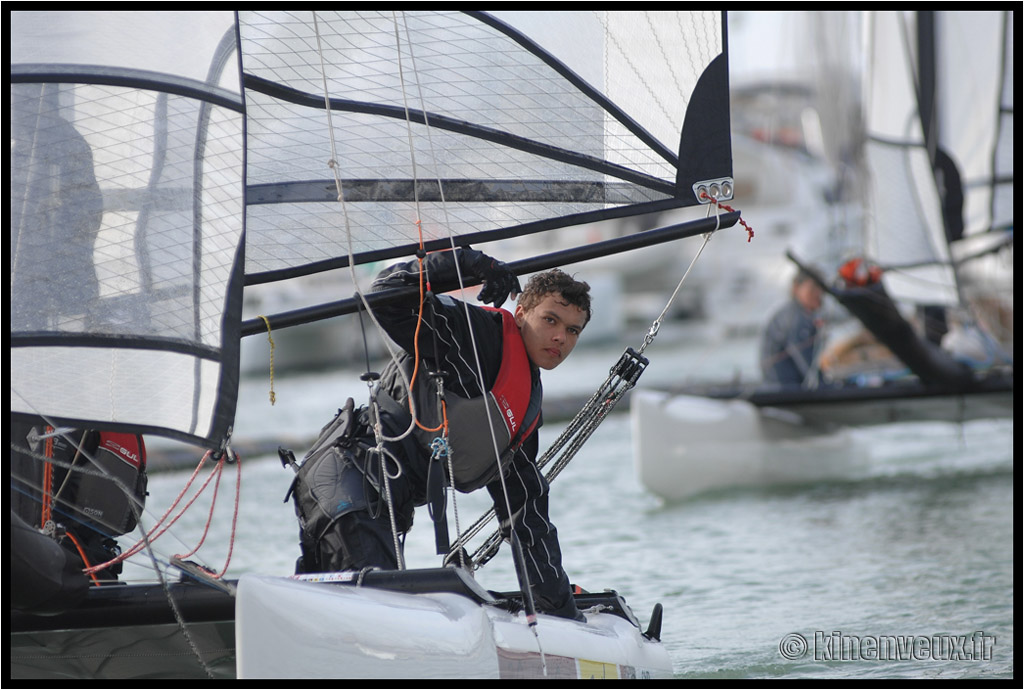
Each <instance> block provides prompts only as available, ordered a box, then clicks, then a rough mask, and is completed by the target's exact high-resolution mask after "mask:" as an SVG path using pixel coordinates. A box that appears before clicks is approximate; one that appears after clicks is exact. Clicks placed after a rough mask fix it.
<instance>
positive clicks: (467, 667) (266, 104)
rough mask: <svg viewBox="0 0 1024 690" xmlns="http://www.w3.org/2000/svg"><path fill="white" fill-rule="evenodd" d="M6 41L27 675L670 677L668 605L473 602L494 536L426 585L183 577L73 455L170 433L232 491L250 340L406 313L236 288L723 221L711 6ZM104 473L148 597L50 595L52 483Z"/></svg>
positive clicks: (96, 25) (286, 23) (136, 502)
mask: <svg viewBox="0 0 1024 690" xmlns="http://www.w3.org/2000/svg"><path fill="white" fill-rule="evenodd" d="M9 36H10V55H11V61H10V73H9V77H10V81H11V83H12V85H11V90H10V101H9V102H10V104H11V105H10V108H11V110H10V112H11V115H12V132H11V139H12V165H11V171H10V172H11V175H10V180H11V183H10V184H11V199H12V226H11V227H12V230H11V254H10V257H11V259H10V273H11V367H10V372H11V373H10V402H11V411H12V416H13V417H14V419H16V420H18V421H19V423H21V424H23V425H25V426H26V427H27V428H28V429H29V431H28V432H26V433H23V434H19V436H17V437H13V438H12V439H11V454H12V456H16V457H17V458H19V460H18V463H17V465H16V466H15V465H13V464H12V470H11V486H12V494H13V493H17V494H18V495H19V496H26V497H28V498H30V499H32V500H34V501H38V502H39V503H40V504H45V505H44V508H43V509H44V511H46V512H44V513H43V514H42V516H41V518H40V516H39V515H36V514H29V515H27V516H15V515H14V514H13V513H12V521H14V520H15V518H17V519H18V520H20V522H19V523H18V531H17V535H18V539H17V541H16V546H14V547H12V549H13V553H12V556H14V562H15V563H16V565H17V569H16V571H15V574H14V578H13V579H14V592H15V595H16V596H15V597H14V602H13V604H12V612H11V614H12V615H11V618H12V621H11V631H10V633H9V635H10V637H9V639H10V650H11V673H12V676H14V677H39V678H42V677H71V676H81V677H91V678H108V677H111V678H112V677H119V678H126V677H149V678H152V677H158V676H164V677H172V678H185V677H192V676H196V677H210V676H213V677H236V676H237V677H244V678H255V677H261V678H265V677H326V678H342V677H381V678H388V677H412V678H418V679H419V678H426V677H594V676H601V677H605V676H613V677H631V678H646V677H658V676H668V675H671V673H672V663H671V660H670V659H669V657H668V654H667V653H666V651H665V648H664V645H663V644H662V643H661V642H660V631H661V615H662V613H661V611H660V608H659V609H656V610H655V611H654V613H652V615H651V617H650V620H649V622H648V623H647V625H645V626H641V623H640V621H639V620H638V619H637V618H636V616H635V615H634V613H633V612H632V611H631V610H630V609H629V607H628V606H626V605H625V602H624V600H623V599H622V597H620V596H619V595H617V594H615V593H614V592H607V591H606V592H605V593H603V594H596V595H595V594H587V593H585V592H580V593H579V594H578V606H579V607H580V608H581V609H582V610H583V611H584V613H585V616H586V622H584V623H580V622H575V621H565V620H561V619H556V618H553V617H550V616H545V615H544V614H534V613H533V612H532V611H530V610H529V606H528V605H527V602H526V601H525V598H524V597H523V595H522V594H520V593H515V592H512V593H496V592H489V591H486V590H484V589H483V588H482V587H480V586H479V585H478V584H477V583H476V582H475V580H474V579H473V569H474V568H475V567H478V566H479V565H480V564H481V563H483V562H485V561H486V559H487V557H488V556H489V555H490V554H493V552H494V550H495V549H497V548H499V547H500V545H501V539H500V536H499V537H498V538H497V539H495V538H494V537H493V536H492V538H491V539H490V540H489V541H487V542H486V543H485V544H484V545H483V546H481V547H480V548H479V549H478V552H477V554H475V557H474V558H473V559H471V560H470V561H469V563H468V564H466V565H464V564H463V562H462V561H461V560H460V559H455V558H453V557H452V554H445V558H444V559H441V558H439V563H438V567H437V568H436V569H427V570H415V571H394V572H382V571H370V572H366V573H340V574H339V573H325V574H322V575H318V576H308V575H307V576H303V577H298V576H294V577H293V576H289V575H287V574H285V575H275V574H266V573H249V572H247V573H240V574H238V575H234V574H232V573H230V572H221V573H214V572H210V571H208V570H206V569H204V568H202V567H198V566H196V565H195V564H192V563H190V562H189V561H188V559H187V558H172V557H168V556H167V555H166V552H161V551H160V542H159V541H158V537H159V536H160V534H161V533H162V529H163V518H161V519H155V518H151V517H150V516H149V515H148V514H146V513H144V512H143V511H142V510H141V507H142V506H141V505H140V504H141V499H140V498H139V496H138V492H135V493H133V492H131V491H129V490H128V487H126V486H125V484H124V482H122V481H114V480H113V479H110V478H109V475H106V474H105V472H106V470H104V469H103V468H109V467H111V466H114V465H112V464H108V465H102V464H100V463H99V462H98V459H97V458H96V457H95V455H96V454H95V453H94V452H91V451H90V449H89V448H86V447H85V443H84V442H82V441H81V437H76V436H75V435H74V433H75V432H74V431H73V430H102V431H103V432H104V433H114V432H116V433H122V434H127V435H132V436H139V435H141V436H143V437H150V438H152V437H162V438H166V439H171V440H173V441H176V442H181V443H183V444H190V445H192V446H198V447H202V448H205V449H207V450H208V456H207V457H208V458H209V459H210V461H211V462H212V463H213V464H216V465H217V466H218V467H223V464H224V463H225V462H230V461H232V460H235V459H236V455H235V454H234V452H233V446H232V444H233V443H235V442H236V441H241V440H242V439H235V438H234V437H233V430H234V428H235V415H236V400H237V395H238V377H239V342H240V340H241V338H243V337H246V336H249V335H262V336H264V337H265V336H267V335H268V334H269V335H271V336H272V335H273V334H274V333H276V332H279V331H280V330H281V329H285V328H290V327H293V326H298V325H301V324H303V323H309V322H313V321H317V320H321V319H325V318H331V317H334V316H339V315H342V314H348V313H360V314H361V315H363V316H370V315H372V311H373V308H374V305H375V304H379V300H386V299H407V298H408V297H409V295H406V294H389V293H376V294H374V295H364V294H362V292H361V290H360V289H358V284H359V283H358V280H354V281H353V282H354V284H355V285H356V286H357V290H356V294H355V295H354V296H353V297H352V298H350V299H339V300H338V301H333V302H328V303H324V304H321V305H317V306H316V307H311V308H308V309H302V310H297V311H292V312H288V313H282V314H262V315H260V316H259V317H256V318H250V319H243V315H242V304H243V295H244V292H245V290H246V289H247V288H252V287H254V286H257V285H267V284H270V283H275V282H280V281H289V280H294V279H296V278H299V277H302V276H308V275H312V274H316V273H326V272H330V271H341V272H344V271H350V270H352V269H353V267H355V266H360V265H364V264H368V263H371V262H375V261H383V260H387V259H394V258H399V257H405V256H409V255H412V254H414V253H415V252H417V251H428V252H429V251H434V250H440V249H447V248H451V247H456V246H467V245H469V244H470V243H472V244H473V245H474V246H477V245H493V246H491V247H489V249H488V250H489V251H490V252H491V253H493V254H496V255H499V256H500V255H501V251H502V242H504V241H507V240H509V239H511V238H514V237H519V236H525V235H528V234H532V233H541V232H544V233H557V232H558V231H559V229H562V228H567V227H570V226H575V225H581V224H586V223H596V222H600V221H609V220H615V219H621V218H627V217H633V216H643V215H645V214H649V213H653V212H659V211H664V210H667V209H677V208H688V207H692V208H693V209H694V210H698V211H699V210H701V209H706V210H705V212H704V214H703V215H704V217H703V218H697V219H695V220H692V221H686V222H682V223H679V224H677V225H674V226H669V227H665V228H657V229H653V230H647V231H644V232H639V233H636V234H634V235H630V236H626V237H622V238H618V239H615V240H608V241H606V242H604V243H598V244H595V245H586V246H581V247H574V248H567V249H565V250H563V251H560V252H556V253H554V254H549V255H545V256H540V257H533V258H529V259H523V260H519V261H516V262H513V263H512V265H513V267H514V269H515V270H516V271H517V272H518V273H521V274H522V273H529V272H533V271H536V270H540V269H542V268H546V267H550V266H557V265H563V264H566V263H572V262H576V261H584V260H587V259H590V258H594V257H597V256H602V255H607V254H609V253H616V252H622V251H626V250H628V249H630V248H635V247H640V246H645V245H650V244H655V243H660V242H669V241H672V240H676V239H679V238H683V237H693V236H696V235H701V234H705V235H707V234H709V233H713V232H716V231H718V230H721V229H725V228H729V227H732V226H734V225H735V224H736V223H737V221H738V218H739V214H738V213H737V212H735V211H731V210H729V209H728V208H727V207H726V204H725V203H724V202H728V201H729V200H730V199H731V198H732V190H733V182H732V162H731V149H730V126H729V97H728V94H729V76H728V51H727V39H726V36H727V31H726V21H725V16H724V14H723V13H720V12H675V11H664V12H611V11H608V12H605V11H598V12H576V11H557V12H552V11H544V12H511V11H508V12H495V13H484V12H428V11H410V12H383V11H368V12H360V11H332V12H309V11H290V12H285V11H245V12H230V11H188V12H184V11H183V12H117V11H97V12H92V11H39V12H27V11H26V12H20V11H19V12H13V13H11V29H10V33H9ZM448 287H450V288H462V287H471V285H469V284H466V285H463V286H448ZM438 289H439V288H438ZM339 297H340V296H339ZM656 323H657V322H656ZM652 331H654V332H656V329H655V328H653V327H652ZM645 362H646V360H645V359H644V358H643V354H642V346H641V351H639V352H637V351H627V353H624V355H623V358H622V360H620V363H610V364H612V365H613V366H612V368H611V369H610V376H609V381H608V382H606V383H605V384H604V385H601V386H599V387H598V392H597V393H596V394H595V396H594V398H593V399H592V400H591V401H590V402H589V403H588V404H587V405H586V406H585V407H584V409H582V410H581V412H580V415H579V416H578V419H577V421H576V422H574V423H573V424H571V425H570V433H569V434H568V435H567V436H566V437H565V438H564V439H562V440H560V442H559V444H558V445H559V448H558V449H555V450H554V452H553V453H549V455H547V456H545V462H546V461H547V460H548V459H550V460H551V462H552V467H551V468H550V471H551V472H557V470H558V469H559V468H560V467H561V466H562V464H563V463H564V462H567V461H568V459H569V458H571V456H572V454H574V453H575V452H576V451H577V450H578V449H579V446H581V445H582V443H583V442H584V441H585V440H586V437H587V436H588V435H589V433H590V431H592V430H593V428H594V426H596V424H597V423H599V421H600V419H601V418H602V416H603V415H605V414H607V413H608V412H609V411H610V410H611V408H612V407H613V406H614V404H615V402H617V401H618V399H619V398H620V397H621V394H622V392H623V390H624V389H627V388H629V387H631V386H632V385H633V384H634V383H635V381H636V378H637V377H638V376H639V374H640V373H641V372H642V371H643V366H644V364H645ZM339 402H340V401H339ZM325 412H328V413H329V412H331V411H325ZM76 439H77V440H76ZM65 441H67V442H68V443H71V456H68V457H67V458H65V459H64V460H63V461H61V460H60V458H59V457H58V456H57V455H56V454H55V452H54V451H53V448H54V447H55V446H58V445H60V443H63V442H65ZM119 447H120V448H125V447H126V446H119ZM142 447H143V446H142V445H140V446H139V448H142ZM117 453H118V451H115V452H114V453H113V459H111V460H110V463H114V464H116V462H120V461H121V458H120V457H119V456H118V454H117ZM72 456H73V457H72ZM204 459H205V458H204ZM236 464H238V466H239V471H240V467H241V465H240V463H236ZM199 465H200V466H201V465H202V462H200V463H199ZM139 466H140V463H139V462H136V463H135V465H134V466H133V467H134V468H135V470H136V472H137V473H138V470H139ZM97 468H100V469H97ZM198 471H199V467H198V466H197V472H198ZM97 473H98V474H99V475H100V476H101V477H106V478H108V479H109V484H108V487H107V488H108V493H109V492H113V493H115V494H118V495H121V492H122V491H123V492H124V495H125V496H127V497H128V498H129V499H130V500H128V502H127V503H128V505H130V506H134V508H133V516H134V518H135V519H136V520H137V522H138V525H139V526H138V528H137V530H136V531H135V532H124V531H116V530H112V531H111V532H110V533H109V534H107V535H102V534H101V536H110V537H113V536H119V535H122V534H128V535H135V534H138V535H140V536H139V538H138V542H137V543H136V544H135V545H133V546H130V547H128V546H127V545H125V547H124V548H121V547H118V548H117V550H118V551H120V555H119V556H118V557H117V558H119V559H123V558H131V559H135V560H141V561H145V562H151V563H153V565H154V567H153V579H152V581H150V582H145V583H135V582H112V581H109V580H103V579H100V578H99V577H98V575H99V574H101V572H102V570H103V569H104V568H113V567H115V566H114V565H110V564H108V563H95V562H88V559H85V560H86V561H87V562H86V566H88V567H87V568H86V572H87V573H89V574H90V576H92V577H95V578H96V579H95V583H96V584H94V585H91V586H89V587H88V588H87V589H86V590H85V591H84V592H82V593H81V596H77V595H76V592H73V591H72V592H69V591H61V587H62V586H63V585H65V584H67V583H66V581H67V580H68V579H73V578H74V577H79V578H80V577H81V572H75V569H74V568H73V567H72V568H70V570H69V569H68V567H67V566H68V564H72V565H73V564H74V559H75V558H76V557H73V556H72V555H70V552H68V551H67V550H66V549H64V547H63V546H60V545H58V544H57V540H67V539H71V538H73V537H74V535H75V533H76V531H79V530H80V523H79V522H76V521H75V520H74V519H73V518H72V516H71V514H70V513H69V512H68V511H66V510H64V508H66V507H67V506H66V505H65V504H66V503H67V501H68V494H62V493H61V492H62V491H64V489H62V488H61V486H59V485H60V484H61V482H60V481H59V478H60V477H72V478H73V477H76V476H79V475H83V476H84V475H89V476H93V475H96V474H97ZM287 481H288V480H286V479H284V478H282V484H283V485H284V484H286V483H287ZM72 484H74V482H72ZM451 493H452V494H453V498H454V491H452V492H451ZM142 495H144V489H143V491H142ZM83 500H84V499H83ZM31 502H32V501H31V500H30V501H29V503H31ZM86 508H88V506H86ZM29 513H32V511H29ZM98 523H99V524H98V525H94V528H95V529H98V530H100V531H101V532H102V530H103V529H104V527H106V525H105V523H104V521H103V520H98ZM485 523H486V520H484V521H483V522H482V523H480V526H482V524H485ZM477 529H478V530H479V529H480V527H478V528H477ZM126 538H127V537H123V539H126ZM467 543H468V542H467V541H466V540H465V539H464V538H463V535H460V538H459V540H458V541H457V543H456V548H458V549H465V548H466V545H467ZM460 553H461V551H460ZM47 559H53V560H52V561H47ZM114 560H117V559H114ZM47 563H49V564H50V565H49V566H48V565H47ZM111 563H113V561H112V562H111ZM226 570H227V568H225V571H226ZM26 573H36V575H26ZM34 585H39V587H34ZM51 585H52V590H49V589H48V588H49V587H51ZM61 597H63V599H62V598H61ZM41 610H46V612H47V613H48V614H51V615H45V616H44V615H36V614H37V613H38V612H39V611H41Z"/></svg>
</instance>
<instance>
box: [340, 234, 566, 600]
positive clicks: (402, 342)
mask: <svg viewBox="0 0 1024 690" xmlns="http://www.w3.org/2000/svg"><path fill="white" fill-rule="evenodd" d="M455 256H458V257H459V266H460V268H461V272H462V275H464V276H465V275H473V274H474V268H473V267H474V266H479V265H480V263H481V260H485V261H486V262H489V261H491V260H489V258H488V257H486V255H483V254H481V253H480V252H477V251H475V250H472V249H461V250H457V252H440V253H434V254H430V255H428V256H427V257H426V258H425V259H424V262H425V264H426V266H427V276H428V277H429V280H430V281H431V282H432V283H434V284H439V283H444V282H446V281H451V282H454V281H455V279H456V277H457V274H456V267H455ZM418 284H419V263H418V262H417V261H416V260H412V261H409V262H405V263H399V264H395V265H393V266H390V267H389V268H387V269H385V270H384V271H382V272H381V273H380V274H379V275H378V277H377V279H376V280H375V281H374V283H373V290H374V291H379V290H386V289H391V288H396V287H408V286H416V285H418ZM502 298H504V295H503V296H502ZM466 306H467V305H465V304H464V303H462V302H460V301H458V300H455V299H452V298H450V297H447V296H442V297H440V298H437V299H436V300H434V301H433V309H432V313H428V314H425V315H424V317H423V320H422V324H421V326H420V334H419V355H420V360H421V364H420V369H419V372H418V374H417V377H416V381H415V383H414V384H413V385H414V387H415V388H417V389H420V388H421V387H424V386H426V387H428V389H429V390H430V391H433V390H434V388H435V387H436V384H435V383H434V382H433V381H431V379H430V378H429V376H428V375H427V371H428V370H429V369H435V370H436V369H440V370H441V371H443V372H444V379H443V381H444V388H445V391H446V393H454V394H455V395H459V396H462V397H464V398H475V397H477V396H480V395H482V394H483V392H484V391H486V390H490V389H491V387H492V386H493V384H494V382H495V379H496V377H497V375H498V371H499V369H500V368H501V364H502V318H501V316H500V314H498V313H495V312H492V311H488V310H485V309H482V308H480V307H478V306H474V305H468V321H467V311H466ZM374 313H375V315H376V316H377V318H378V320H379V322H380V324H381V325H382V326H383V328H384V329H385V330H386V331H387V333H388V335H390V336H391V338H392V340H394V341H395V343H396V344H397V345H398V346H399V347H401V349H402V350H403V352H402V354H401V356H400V357H399V363H398V365H396V364H395V363H394V362H391V363H390V364H388V367H387V368H386V369H385V370H384V373H383V375H382V376H381V382H380V388H381V390H382V391H384V392H386V393H387V394H388V395H390V397H391V398H392V399H393V400H394V401H395V402H397V403H398V404H399V406H400V407H401V408H402V409H405V410H407V409H408V402H407V398H408V395H407V391H406V387H405V383H404V382H403V380H402V378H401V376H400V374H399V372H398V369H397V366H402V367H403V368H404V369H405V371H406V374H407V376H411V373H412V369H413V363H414V362H413V357H412V355H411V353H412V352H414V338H415V334H416V327H417V321H418V317H419V305H418V304H417V300H415V299H413V300H410V301H409V302H402V303H393V304H390V305H386V306H380V307H376V308H375V309H374ZM471 331H472V337H471V334H470V332H471ZM474 344H475V351H474ZM475 353H479V355H480V361H479V368H480V371H481V372H482V374H483V380H484V385H483V386H481V385H480V383H479V381H478V374H477V357H476V354H475ZM531 369H532V377H533V386H534V387H535V388H538V389H539V386H540V373H539V371H538V370H537V369H536V368H535V367H531ZM422 397H423V396H422V395H417V399H420V398H422ZM396 417H401V418H396ZM382 418H383V420H384V425H385V427H386V428H385V433H386V434H387V435H388V436H396V435H398V434H400V433H402V432H404V431H405V430H406V428H407V427H408V417H403V416H402V415H392V414H389V413H388V411H387V410H385V411H384V412H383V413H382ZM449 422H450V424H452V425H454V424H458V419H450V420H449ZM539 426H540V423H538V424H537V427H538V428H539ZM388 447H389V448H390V449H391V451H392V452H394V453H395V454H396V455H399V457H401V458H402V460H403V468H402V476H401V477H399V479H398V480H396V481H394V482H392V487H391V491H392V497H393V502H394V507H395V512H396V515H397V520H396V521H397V523H398V528H399V530H401V531H405V530H407V529H408V528H409V527H411V525H412V508H413V506H414V505H423V504H424V503H426V501H427V495H426V493H427V489H426V487H427V471H428V465H429V461H430V456H431V449H430V448H429V447H425V445H424V444H423V442H422V441H416V442H412V441H411V439H407V440H406V441H405V442H403V443H392V444H389V445H388ZM537 451H538V436H537V430H536V428H535V429H534V430H533V432H532V433H531V434H530V435H529V436H528V437H527V438H526V439H525V441H524V442H523V444H522V445H521V446H520V448H519V450H518V451H516V452H515V454H514V455H513V457H512V460H511V462H510V463H509V465H508V466H507V468H506V470H505V473H504V474H505V487H506V488H507V491H508V503H509V505H510V506H511V508H512V514H513V517H514V520H513V523H514V528H515V530H516V534H517V536H518V537H519V539H520V541H521V543H522V546H523V551H524V555H525V558H526V570H527V574H528V577H529V580H530V583H531V588H532V590H533V595H534V599H535V601H536V604H537V608H538V609H539V610H540V611H543V612H546V613H552V614H555V615H560V616H564V617H567V618H576V619H580V620H581V619H582V616H581V615H580V614H579V612H578V611H577V609H576V604H575V601H574V599H573V597H572V593H571V588H570V584H569V579H568V577H567V575H566V573H565V571H564V570H563V569H562V555H561V551H560V549H559V545H558V532H557V530H556V529H555V526H554V525H553V524H551V521H550V520H549V519H548V490H549V489H548V483H547V480H546V479H545V478H544V476H543V474H541V472H540V470H539V469H538V468H537V466H536V464H535V463H536V458H537ZM486 486H487V491H488V492H489V493H490V494H491V497H492V499H493V500H494V508H495V512H496V513H497V516H498V519H499V520H500V521H501V527H502V531H503V533H504V534H506V535H507V534H508V528H509V516H508V510H507V508H506V502H505V495H504V491H503V489H502V484H501V480H500V478H496V479H494V480H493V481H491V482H490V483H489V484H487V485H486ZM356 516H357V517H355V518H354V519H355V521H358V522H360V523H362V525H361V528H359V529H356V528H354V527H353V528H352V529H351V531H350V530H349V528H346V527H343V529H344V530H345V531H346V532H349V538H348V539H346V540H344V542H345V543H346V546H351V547H353V548H350V549H349V550H350V553H349V554H347V556H346V558H345V560H344V561H343V562H342V563H340V564H336V566H337V567H339V569H353V568H361V567H365V566H367V565H376V566H381V567H387V568H394V567H397V559H396V558H395V554H394V546H393V539H392V538H391V536H390V534H391V529H390V521H389V517H388V516H387V514H386V511H380V514H379V515H378V517H377V518H376V519H375V520H373V521H372V522H373V524H372V525H370V524H367V522H366V520H367V519H368V517H369V513H367V512H361V513H357V514H356ZM348 517H349V516H345V518H342V520H341V521H342V522H348V523H352V522H353V520H352V519H349V520H346V518H348ZM357 531H362V532H363V534H362V535H361V536H360V535H357V534H356V532H357ZM371 534H372V535H373V537H372V538H371ZM357 539H358V540H359V541H358V542H357V541H356V540H357Z"/></svg>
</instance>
